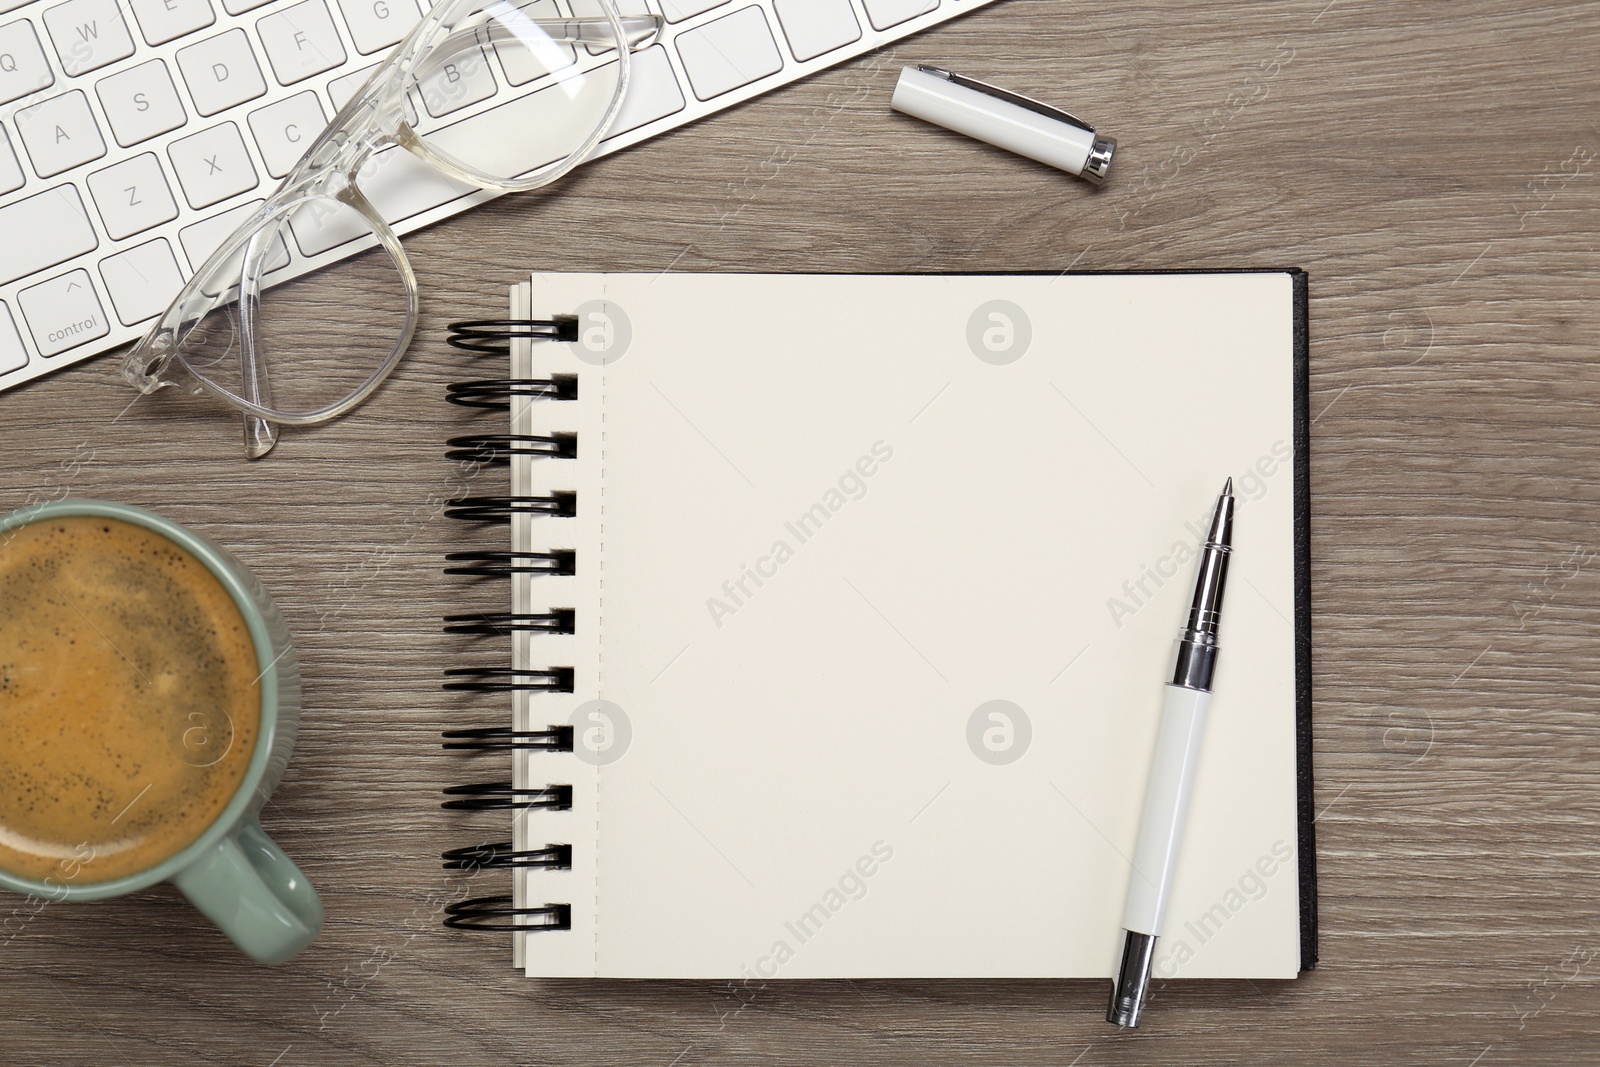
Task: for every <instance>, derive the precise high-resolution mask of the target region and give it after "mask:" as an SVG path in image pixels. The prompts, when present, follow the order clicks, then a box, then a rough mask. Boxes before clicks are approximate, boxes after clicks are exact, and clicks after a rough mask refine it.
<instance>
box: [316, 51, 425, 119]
mask: <svg viewBox="0 0 1600 1067" xmlns="http://www.w3.org/2000/svg"><path fill="white" fill-rule="evenodd" d="M377 69H378V65H377V64H376V63H374V64H373V65H372V66H370V67H362V68H361V69H360V70H356V71H351V72H350V73H349V74H346V75H343V76H342V77H338V78H335V79H333V81H331V82H329V83H328V98H329V99H331V100H332V101H333V110H334V111H340V110H342V109H343V108H344V106H345V105H346V104H348V103H349V102H350V100H351V98H353V97H354V96H355V95H356V90H358V89H360V88H361V87H362V86H363V85H365V84H367V79H368V78H370V77H372V72H373V71H375V70H377ZM407 103H408V104H409V103H410V101H407ZM406 114H407V115H408V116H410V114H411V113H410V111H407V113H406ZM411 121H412V123H413V125H414V124H415V119H412V120H411Z"/></svg>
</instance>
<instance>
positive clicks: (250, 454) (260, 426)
mask: <svg viewBox="0 0 1600 1067" xmlns="http://www.w3.org/2000/svg"><path fill="white" fill-rule="evenodd" d="M270 253H271V242H270V241H269V240H268V238H267V236H266V234H265V233H263V232H261V231H258V232H257V233H255V234H254V235H252V236H251V238H250V241H249V243H248V244H246V245H245V253H244V259H243V263H242V264H241V266H242V270H241V272H240V284H239V341H240V344H239V381H240V387H241V388H240V392H241V393H243V396H242V397H241V398H240V399H243V400H248V401H249V402H250V403H252V404H258V405H260V406H261V407H271V406H272V383H271V382H270V381H269V380H268V378H267V366H266V361H265V360H264V359H262V357H261V352H260V351H259V349H258V345H259V343H260V336H261V335H260V334H259V333H258V332H257V331H258V329H259V321H258V319H259V312H260V306H261V290H260V277H261V273H262V268H263V267H264V266H265V263H264V260H265V259H266V257H267V256H268V255H269V254H270ZM277 443H278V430H277V427H275V426H273V425H272V423H270V422H268V421H267V420H266V419H263V418H261V417H260V416H259V415H252V414H250V413H249V412H246V413H245V416H244V453H245V457H246V458H248V459H260V458H261V457H262V456H265V455H266V454H267V453H268V452H271V451H272V447H273V446H274V445H276V444H277Z"/></svg>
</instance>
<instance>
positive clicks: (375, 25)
mask: <svg viewBox="0 0 1600 1067" xmlns="http://www.w3.org/2000/svg"><path fill="white" fill-rule="evenodd" d="M339 10H340V11H343V12H344V24H345V25H346V26H348V27H350V39H351V40H353V41H355V43H356V51H357V52H360V53H361V54H362V55H364V56H368V55H371V54H372V53H374V52H377V51H379V50H381V49H384V48H388V47H389V46H390V45H393V44H399V43H400V38H402V37H404V36H405V35H406V34H407V33H409V32H411V27H413V26H415V25H416V24H417V18H418V17H419V16H420V15H421V12H420V11H419V10H418V9H417V5H416V0H339Z"/></svg>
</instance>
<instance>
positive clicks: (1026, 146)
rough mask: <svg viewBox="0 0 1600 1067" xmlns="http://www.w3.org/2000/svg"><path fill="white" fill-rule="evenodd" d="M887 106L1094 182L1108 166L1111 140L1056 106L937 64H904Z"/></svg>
mask: <svg viewBox="0 0 1600 1067" xmlns="http://www.w3.org/2000/svg"><path fill="white" fill-rule="evenodd" d="M889 106H890V107H892V108H894V109H895V110H896V111H899V112H902V113H903V114H907V115H912V116H914V117H916V118H919V119H922V120H923V121H924V122H931V123H933V124H934V125H935V126H943V127H944V128H945V129H947V130H955V131H956V132H957V133H964V134H966V135H967V136H968V137H975V138H977V139H978V140H980V141H987V142H988V143H989V144H992V145H995V146H996V147H999V148H1004V149H1006V150H1007V151H1011V152H1015V153H1017V154H1018V155H1019V156H1027V157H1028V158H1029V159H1036V160H1038V161H1039V162H1040V163H1045V164H1048V165H1050V166H1052V167H1055V168H1057V169H1058V170H1064V171H1066V172H1067V173H1068V174H1076V175H1077V176H1078V177H1080V178H1084V179H1086V180H1088V181H1091V182H1093V183H1094V184H1096V185H1099V184H1100V183H1102V182H1104V181H1105V180H1106V175H1107V174H1108V173H1109V172H1110V170H1111V155H1112V153H1113V152H1115V151H1116V149H1117V142H1116V141H1115V140H1113V139H1112V138H1110V137H1100V136H1096V134H1095V132H1094V127H1093V126H1091V125H1089V124H1088V123H1087V122H1084V121H1083V120H1082V119H1079V118H1075V117H1073V116H1072V115H1069V114H1068V113H1067V112H1065V111H1062V110H1061V109H1060V108H1058V107H1051V106H1050V105H1049V104H1042V103H1040V102H1039V101H1037V100H1033V99H1030V98H1029V97H1026V96H1022V95H1020V94H1018V93H1013V92H1011V91H1009V90H1006V89H1002V88H1000V87H999V86H996V85H990V84H989V83H988V82H981V81H978V80H977V79H976V78H967V77H964V76H962V75H960V74H952V73H951V72H950V71H948V70H941V69H939V68H938V67H929V66H918V67H905V68H904V69H902V70H901V71H900V81H899V82H898V83H897V84H896V85H895V87H894V97H893V99H891V100H890V101H889Z"/></svg>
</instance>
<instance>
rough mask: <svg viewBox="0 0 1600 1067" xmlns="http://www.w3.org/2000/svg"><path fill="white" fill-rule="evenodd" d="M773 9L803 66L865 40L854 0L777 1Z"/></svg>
mask: <svg viewBox="0 0 1600 1067" xmlns="http://www.w3.org/2000/svg"><path fill="white" fill-rule="evenodd" d="M773 6H774V7H776V8H777V9H778V25H780V26H782V27H783V35H784V37H786V38H787V39H788V41H789V51H790V52H793V53H794V58H796V59H798V60H799V61H800V62H802V63H804V62H805V61H806V60H808V59H816V58H817V57H818V56H820V55H825V54H827V53H828V52H832V51H833V50H834V49H836V48H843V47H844V46H845V45H847V44H854V43H855V42H856V41H859V40H861V23H859V22H857V21H856V13H855V9H854V8H852V7H851V6H850V0H776V3H775V4H774V5H773Z"/></svg>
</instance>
